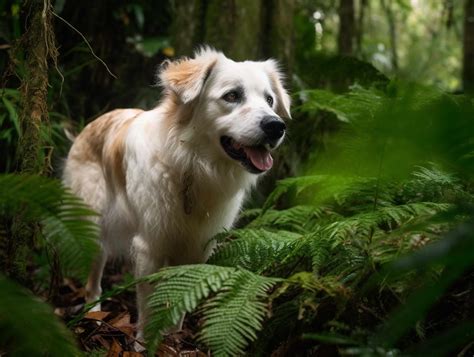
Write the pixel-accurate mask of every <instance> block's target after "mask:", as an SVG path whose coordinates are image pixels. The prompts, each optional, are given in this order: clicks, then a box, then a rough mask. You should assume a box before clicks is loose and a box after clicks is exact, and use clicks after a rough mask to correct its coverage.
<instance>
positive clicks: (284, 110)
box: [269, 71, 291, 118]
mask: <svg viewBox="0 0 474 357" xmlns="http://www.w3.org/2000/svg"><path fill="white" fill-rule="evenodd" d="M269 74H270V80H271V83H272V87H273V91H274V92H275V94H276V95H277V102H276V109H275V113H277V114H278V116H280V117H281V118H291V113H290V112H289V107H290V97H289V96H288V94H287V93H286V91H285V89H284V88H283V85H282V84H281V80H280V78H279V76H278V74H277V73H275V72H274V71H271V72H270V73H269Z"/></svg>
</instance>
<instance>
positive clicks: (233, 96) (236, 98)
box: [222, 90, 242, 103]
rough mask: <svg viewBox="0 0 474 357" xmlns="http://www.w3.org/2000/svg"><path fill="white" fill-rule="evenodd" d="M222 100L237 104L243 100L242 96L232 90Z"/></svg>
mask: <svg viewBox="0 0 474 357" xmlns="http://www.w3.org/2000/svg"><path fill="white" fill-rule="evenodd" d="M222 99H224V100H225V101H226V102H229V103H237V102H240V100H241V99H242V95H241V94H240V93H239V92H237V91H235V90H232V91H230V92H227V93H226V94H224V96H223V97H222Z"/></svg>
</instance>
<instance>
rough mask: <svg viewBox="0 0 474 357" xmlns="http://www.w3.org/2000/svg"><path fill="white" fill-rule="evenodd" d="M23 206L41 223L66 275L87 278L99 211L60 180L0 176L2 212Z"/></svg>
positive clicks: (95, 241)
mask: <svg viewBox="0 0 474 357" xmlns="http://www.w3.org/2000/svg"><path fill="white" fill-rule="evenodd" d="M20 209H23V210H24V211H25V213H26V216H27V218H28V219H37V220H39V221H40V222H41V224H42V233H43V235H44V237H45V241H46V243H47V244H48V245H50V246H51V247H52V248H54V249H55V251H56V252H57V253H58V255H59V258H60V260H61V263H62V267H63V268H64V270H65V272H66V273H67V274H71V275H74V276H76V277H80V278H85V277H86V276H87V273H88V270H89V268H90V265H91V263H92V259H93V258H94V256H95V252H96V249H97V237H98V226H97V225H96V224H95V223H93V222H92V221H91V220H90V219H91V218H92V217H94V216H96V215H97V214H96V213H95V212H93V211H92V210H91V209H90V208H89V207H88V206H87V205H86V204H85V203H83V202H82V201H81V200H80V199H79V198H77V197H75V196H74V195H73V194H71V193H70V192H69V191H68V190H67V189H65V188H64V187H63V186H62V185H61V184H60V183H59V182H58V181H56V180H52V179H47V178H44V177H39V176H19V175H0V212H1V213H2V214H3V215H12V213H14V212H18V211H19V210H20Z"/></svg>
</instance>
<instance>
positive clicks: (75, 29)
mask: <svg viewBox="0 0 474 357" xmlns="http://www.w3.org/2000/svg"><path fill="white" fill-rule="evenodd" d="M52 14H53V15H54V16H56V17H57V18H58V19H60V20H61V21H63V22H64V23H65V24H66V25H68V26H69V27H70V28H71V29H73V30H74V31H76V32H77V34H78V35H79V36H81V38H82V39H83V40H84V42H85V43H86V45H87V47H89V50H90V51H91V53H92V55H93V56H94V57H95V58H96V59H97V60H98V61H99V62H100V63H102V64H103V65H104V67H105V69H106V70H107V72H109V74H110V75H111V76H112V77H114V78H115V79H117V76H116V75H115V74H113V73H112V72H111V71H110V69H109V67H108V66H107V64H106V63H105V62H104V61H103V60H102V59H101V58H100V57H99V56H97V55H96V54H95V52H94V50H93V49H92V46H91V45H90V43H89V41H87V39H86V37H85V36H84V35H83V34H82V33H81V31H79V30H78V29H77V28H75V27H74V26H73V25H72V24H71V23H69V22H68V21H67V20H66V19H64V18H62V17H61V16H59V15H58V14H56V13H55V12H54V11H52Z"/></svg>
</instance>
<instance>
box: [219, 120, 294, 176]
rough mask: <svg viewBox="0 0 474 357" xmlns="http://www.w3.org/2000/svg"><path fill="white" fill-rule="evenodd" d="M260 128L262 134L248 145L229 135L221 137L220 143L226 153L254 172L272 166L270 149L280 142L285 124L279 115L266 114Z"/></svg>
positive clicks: (260, 171)
mask: <svg viewBox="0 0 474 357" xmlns="http://www.w3.org/2000/svg"><path fill="white" fill-rule="evenodd" d="M260 129H261V130H262V132H263V135H261V136H260V138H259V140H258V141H256V142H255V143H253V144H250V145H248V144H246V145H244V144H242V143H240V142H238V141H236V140H234V139H233V138H231V137H230V136H225V135H224V136H222V137H221V145H222V148H223V149H224V151H225V152H226V153H227V155H228V156H229V157H230V158H231V159H233V160H236V161H239V162H240V163H241V164H242V166H243V167H245V168H246V169H247V171H249V172H251V173H255V174H259V173H262V172H265V171H267V170H269V169H270V168H271V167H272V166H273V157H272V155H271V153H270V150H272V149H274V148H275V147H276V146H277V145H278V144H279V143H280V142H281V139H282V138H283V135H285V130H286V125H285V123H284V122H283V121H282V120H281V119H280V118H279V117H276V116H270V115H268V116H265V117H263V118H262V121H261V122H260Z"/></svg>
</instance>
